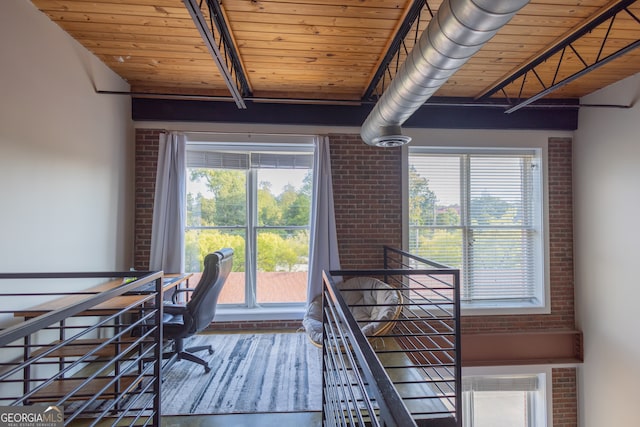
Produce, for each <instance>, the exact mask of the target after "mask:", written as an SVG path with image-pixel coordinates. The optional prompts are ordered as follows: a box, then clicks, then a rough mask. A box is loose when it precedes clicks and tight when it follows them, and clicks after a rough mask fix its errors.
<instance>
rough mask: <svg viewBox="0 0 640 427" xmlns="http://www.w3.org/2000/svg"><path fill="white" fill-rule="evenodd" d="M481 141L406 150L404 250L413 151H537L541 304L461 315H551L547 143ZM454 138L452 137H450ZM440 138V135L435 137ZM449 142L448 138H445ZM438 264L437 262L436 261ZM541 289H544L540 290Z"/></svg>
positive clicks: (480, 308) (469, 309) (468, 307)
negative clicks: (410, 162)
mask: <svg viewBox="0 0 640 427" xmlns="http://www.w3.org/2000/svg"><path fill="white" fill-rule="evenodd" d="M479 135H480V138H478V139H479V140H478V141H475V143H466V144H465V143H461V142H460V141H464V140H465V139H467V140H469V139H473V138H474V135H472V134H469V135H466V137H465V138H461V139H460V140H458V141H452V142H451V143H450V145H447V146H444V145H430V144H429V143H428V142H426V141H422V142H421V141H420V140H418V141H416V139H414V143H412V146H405V147H403V156H402V162H403V164H402V170H403V174H402V191H403V212H402V221H403V237H402V240H403V247H404V248H405V249H407V250H408V249H409V247H410V245H409V234H410V225H409V205H410V204H409V157H410V155H411V152H429V153H433V154H456V155H459V154H481V155H483V154H501V153H503V154H506V153H522V152H523V151H532V150H534V151H536V152H537V157H538V159H539V161H540V164H541V168H540V183H539V185H540V203H541V204H542V206H540V207H539V212H540V215H542V218H541V219H540V227H541V229H540V237H541V242H540V247H541V252H542V254H541V257H540V259H537V260H536V262H537V266H536V267H535V268H536V274H537V275H538V276H539V277H540V279H539V280H538V281H537V282H538V284H539V285H538V287H537V288H536V295H537V297H538V299H539V303H538V304H531V303H527V302H524V303H519V304H518V303H513V304H505V303H501V302H498V301H496V302H494V303H492V302H485V303H476V304H466V303H463V304H462V306H461V314H462V315H463V316H471V315H506V314H549V313H550V312H551V304H550V280H549V233H548V230H549V227H548V218H549V212H548V206H549V203H548V181H547V176H548V155H547V145H548V144H547V140H546V139H544V140H539V139H537V138H523V139H524V141H523V144H522V145H518V144H517V143H513V142H510V141H508V140H507V141H504V140H503V141H500V142H499V143H495V142H494V143H493V144H490V143H486V142H483V141H482V140H483V139H485V135H483V133H482V132H479ZM449 137H450V136H449ZM434 138H437V136H434ZM443 139H445V140H446V139H447V138H443ZM518 140H519V138H514V141H518ZM436 261H437V260H436ZM540 286H541V288H540Z"/></svg>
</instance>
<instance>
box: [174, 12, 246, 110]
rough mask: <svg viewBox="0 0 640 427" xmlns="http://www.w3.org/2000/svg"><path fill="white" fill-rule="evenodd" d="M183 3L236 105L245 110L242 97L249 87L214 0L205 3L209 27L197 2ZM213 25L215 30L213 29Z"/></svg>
mask: <svg viewBox="0 0 640 427" xmlns="http://www.w3.org/2000/svg"><path fill="white" fill-rule="evenodd" d="M183 2H184V4H185V6H186V8H187V10H189V14H190V15H191V18H192V19H193V22H194V23H195V24H196V27H197V28H198V31H199V32H200V35H201V36H202V39H203V40H204V42H205V44H206V45H207V49H209V52H210V53H211V56H212V57H213V60H214V61H215V63H216V66H217V67H218V70H219V71H220V74H221V75H222V78H223V79H224V82H225V84H226V85H227V88H228V89H229V92H231V96H232V98H233V100H234V101H235V103H236V105H237V106H238V108H240V109H245V108H247V106H246V104H245V102H244V99H243V96H247V95H248V94H249V93H248V87H249V85H248V83H247V79H246V77H245V76H244V73H243V71H242V67H241V66H240V59H239V57H238V54H237V52H236V50H235V48H234V47H233V43H232V42H231V37H230V34H229V30H228V28H227V26H226V23H225V22H224V19H223V18H222V14H221V11H220V9H219V5H217V2H216V1H215V0H214V1H209V0H207V1H206V4H207V6H208V7H209V13H210V15H211V26H209V24H208V23H207V20H206V18H205V17H204V15H203V13H202V10H200V6H199V5H198V2H197V0H183ZM214 25H215V27H216V28H215V29H214V28H213V27H214ZM216 33H217V34H218V36H219V40H218V42H216V36H215V34H216ZM220 48H222V50H221V49H220Z"/></svg>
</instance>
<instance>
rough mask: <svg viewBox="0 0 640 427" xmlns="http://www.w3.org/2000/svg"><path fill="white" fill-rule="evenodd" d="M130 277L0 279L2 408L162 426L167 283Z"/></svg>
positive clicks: (151, 275) (155, 276)
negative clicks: (48, 409) (45, 408)
mask: <svg viewBox="0 0 640 427" xmlns="http://www.w3.org/2000/svg"><path fill="white" fill-rule="evenodd" d="M131 274H132V273H130V272H125V273H121V272H107V273H35V274H29V273H24V274H22V273H16V274H0V299H1V300H2V306H1V307H0V308H1V309H0V355H1V357H0V405H2V406H31V405H36V404H37V405H51V406H56V407H58V408H59V409H61V410H62V411H63V413H64V424H65V425H70V424H72V423H74V422H77V421H79V420H82V422H83V425H97V424H99V423H104V420H105V419H108V421H107V422H108V423H110V424H112V425H115V424H118V425H138V426H141V425H154V426H159V425H160V378H161V369H162V363H161V361H162V345H161V343H162V327H160V325H161V321H162V298H163V295H162V284H163V283H162V282H163V280H162V279H163V275H162V272H136V273H135V275H136V277H135V278H133V277H129V276H130V275H131ZM90 282H95V283H94V284H93V285H92V286H89V287H87V283H90ZM151 283H154V284H155V286H154V287H153V288H154V290H152V291H148V290H145V291H144V292H138V291H136V289H139V288H141V287H144V286H145V285H146V287H147V288H148V286H149V284H151Z"/></svg>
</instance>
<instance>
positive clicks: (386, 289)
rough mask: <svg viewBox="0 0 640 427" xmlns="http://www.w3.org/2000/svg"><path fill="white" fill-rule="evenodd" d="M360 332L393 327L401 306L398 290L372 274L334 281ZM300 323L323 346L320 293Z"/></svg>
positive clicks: (369, 333)
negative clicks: (371, 275)
mask: <svg viewBox="0 0 640 427" xmlns="http://www.w3.org/2000/svg"><path fill="white" fill-rule="evenodd" d="M337 287H338V289H339V290H340V293H341V294H342V297H343V298H344V300H345V302H346V303H347V305H348V306H349V309H350V310H351V313H352V314H353V317H354V318H355V319H356V320H357V321H358V324H359V325H360V329H361V330H362V333H363V334H364V335H365V336H367V337H376V336H379V335H382V334H385V333H387V332H388V331H389V330H390V329H391V328H392V327H393V321H394V320H396V319H397V318H398V316H399V315H400V311H401V309H402V294H401V293H400V291H399V290H398V289H396V288H394V287H392V286H390V285H388V284H386V283H384V282H383V281H381V280H378V279H375V278H373V277H354V278H353V279H349V280H346V281H344V282H341V283H338V284H337ZM302 325H303V326H304V329H305V331H306V333H307V336H308V337H309V339H310V340H311V342H312V343H313V344H315V345H316V346H318V347H322V295H318V296H317V297H316V298H314V299H313V301H311V303H310V304H309V307H308V308H307V312H306V313H305V315H304V318H303V319H302Z"/></svg>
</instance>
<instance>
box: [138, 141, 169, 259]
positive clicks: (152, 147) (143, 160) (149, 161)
mask: <svg viewBox="0 0 640 427" xmlns="http://www.w3.org/2000/svg"><path fill="white" fill-rule="evenodd" d="M161 132H162V131H161V130H159V129H136V161H135V165H136V167H135V169H136V174H135V186H136V188H135V203H136V207H135V232H134V268H136V269H137V270H147V269H149V250H150V248H151V221H152V219H153V198H154V196H155V188H156V170H157V165H158V147H159V138H160V133H161Z"/></svg>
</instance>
